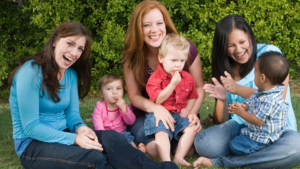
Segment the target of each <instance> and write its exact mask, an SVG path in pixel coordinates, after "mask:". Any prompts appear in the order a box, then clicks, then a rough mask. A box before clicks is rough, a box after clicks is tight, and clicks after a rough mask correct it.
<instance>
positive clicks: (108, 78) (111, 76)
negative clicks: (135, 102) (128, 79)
mask: <svg viewBox="0 0 300 169" xmlns="http://www.w3.org/2000/svg"><path fill="white" fill-rule="evenodd" d="M117 80H121V82H122V87H123V91H124V95H125V94H126V90H125V82H124V79H123V78H122V77H121V76H119V75H116V74H106V75H104V76H102V77H101V78H100V80H99V82H98V88H99V90H100V91H101V88H102V87H103V86H105V85H107V84H108V83H111V82H114V81H117ZM124 95H123V96H124Z"/></svg>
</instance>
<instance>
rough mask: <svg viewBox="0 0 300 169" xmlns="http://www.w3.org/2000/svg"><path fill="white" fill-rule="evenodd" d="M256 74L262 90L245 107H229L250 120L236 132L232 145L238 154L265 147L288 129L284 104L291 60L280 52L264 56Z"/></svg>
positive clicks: (257, 65) (233, 135)
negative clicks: (285, 85)
mask: <svg viewBox="0 0 300 169" xmlns="http://www.w3.org/2000/svg"><path fill="white" fill-rule="evenodd" d="M254 73H255V80H254V82H255V85H256V86H257V88H258V90H257V91H256V92H255V93H254V94H253V95H251V96H250V97H249V98H248V99H247V100H246V101H245V103H244V104H241V103H233V104H231V105H230V107H229V108H228V109H229V113H234V114H237V115H239V116H240V117H242V118H243V119H245V121H246V122H245V124H242V125H240V126H239V127H237V128H235V129H233V131H232V138H233V139H232V140H231V141H230V143H229V144H230V151H231V152H232V153H233V154H234V155H246V154H251V153H253V152H255V151H258V150H260V149H262V148H264V147H265V146H267V145H268V144H270V143H272V142H275V141H276V140H278V139H279V137H280V136H281V134H282V133H283V131H284V128H285V127H287V114H288V109H289V105H288V104H287V103H286V102H284V98H283V92H282V91H283V90H284V85H283V84H282V83H283V81H284V80H285V79H286V77H287V75H288V73H289V65H288V61H287V60H286V58H285V57H284V56H283V55H282V54H280V53H278V52H268V53H264V54H263V55H261V56H260V57H259V59H258V61H257V62H256V63H255V71H254Z"/></svg>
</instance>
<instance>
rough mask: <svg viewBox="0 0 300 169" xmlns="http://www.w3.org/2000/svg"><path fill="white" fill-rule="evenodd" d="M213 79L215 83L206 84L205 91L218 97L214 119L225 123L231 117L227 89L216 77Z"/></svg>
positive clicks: (211, 95)
mask: <svg viewBox="0 0 300 169" xmlns="http://www.w3.org/2000/svg"><path fill="white" fill-rule="evenodd" d="M212 81H213V83H214V84H215V85H213V84H206V85H204V87H203V89H204V90H205V92H207V93H209V96H210V97H214V98H216V102H215V110H214V115H213V117H214V121H216V122H217V123H224V122H225V121H227V120H228V119H229V114H228V110H227V107H228V100H227V95H226V90H225V89H224V87H223V86H222V85H221V84H220V83H219V82H218V80H217V79H216V78H212Z"/></svg>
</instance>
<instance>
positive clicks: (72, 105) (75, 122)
mask: <svg viewBox="0 0 300 169" xmlns="http://www.w3.org/2000/svg"><path fill="white" fill-rule="evenodd" d="M66 73H69V74H68V75H69V76H70V78H71V81H70V84H71V86H70V87H71V89H70V96H69V97H70V102H69V105H68V107H67V108H66V109H65V113H66V120H67V126H68V128H69V130H70V131H71V132H73V133H74V132H75V130H76V129H77V128H78V127H80V126H82V125H85V126H86V124H84V122H83V120H82V118H81V117H80V113H79V95H78V80H77V73H76V71H75V70H73V69H71V68H70V69H68V70H66ZM65 76H67V74H65ZM68 87H69V86H68ZM61 99H64V98H61Z"/></svg>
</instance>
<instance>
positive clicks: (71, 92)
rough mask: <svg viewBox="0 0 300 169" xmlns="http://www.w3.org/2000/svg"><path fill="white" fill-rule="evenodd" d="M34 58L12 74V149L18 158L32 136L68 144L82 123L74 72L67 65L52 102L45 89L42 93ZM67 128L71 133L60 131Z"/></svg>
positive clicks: (37, 67) (41, 79) (38, 69)
mask: <svg viewBox="0 0 300 169" xmlns="http://www.w3.org/2000/svg"><path fill="white" fill-rule="evenodd" d="M33 62H34V61H33V60H31V61H28V62H26V63H25V64H24V65H23V66H22V67H21V68H20V69H19V70H18V71H17V73H16V74H15V77H14V80H13V82H12V86H11V90H10V98H9V106H10V111H11V115H12V124H13V139H14V144H15V150H16V153H17V155H18V156H19V157H20V156H21V155H22V153H23V152H24V151H25V149H26V147H27V146H28V145H29V143H30V142H31V141H32V140H33V139H35V140H38V141H42V142H47V143H60V144H66V145H72V144H74V142H75V137H76V134H75V133H74V132H75V130H76V128H78V127H79V126H81V125H85V124H84V123H83V121H82V119H81V117H80V114H79V96H78V82H77V74H76V71H75V70H73V69H72V68H69V69H67V70H66V71H65V75H64V77H63V79H62V80H61V81H60V84H61V85H62V88H61V89H59V92H58V95H59V97H60V99H61V100H60V102H57V103H55V102H54V101H53V100H52V99H51V98H50V97H49V93H48V92H47V90H45V91H44V93H43V92H42V81H43V77H42V71H41V67H40V66H38V65H35V64H34V65H32V63H33ZM67 128H68V129H69V130H70V131H71V132H64V131H62V130H64V129H67Z"/></svg>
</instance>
